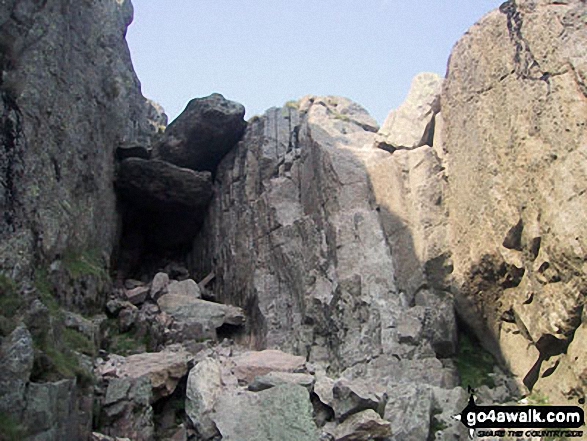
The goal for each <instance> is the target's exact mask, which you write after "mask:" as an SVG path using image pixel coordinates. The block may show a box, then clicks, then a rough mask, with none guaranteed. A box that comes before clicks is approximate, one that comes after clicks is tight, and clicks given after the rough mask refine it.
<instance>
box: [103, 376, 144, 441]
mask: <svg viewBox="0 0 587 441" xmlns="http://www.w3.org/2000/svg"><path fill="white" fill-rule="evenodd" d="M152 400H153V395H152V388H151V381H150V379H149V378H148V377H147V376H141V377H138V378H113V379H111V380H110V381H109V382H108V387H107V389H106V397H105V400H104V403H103V406H102V409H101V413H102V415H101V422H102V424H103V430H105V431H106V432H107V433H108V434H109V435H111V436H114V437H127V438H130V439H133V440H134V439H144V440H147V439H153V433H154V424H153V408H152V407H151V402H152Z"/></svg>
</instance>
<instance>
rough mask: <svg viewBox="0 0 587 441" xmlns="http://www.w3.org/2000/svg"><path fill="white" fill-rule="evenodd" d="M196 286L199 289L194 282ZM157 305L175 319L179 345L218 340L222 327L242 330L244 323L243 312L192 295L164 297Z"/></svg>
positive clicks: (166, 295)
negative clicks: (184, 342) (231, 326)
mask: <svg viewBox="0 0 587 441" xmlns="http://www.w3.org/2000/svg"><path fill="white" fill-rule="evenodd" d="M192 282H193V281H192ZM194 286H196V287H197V284H195V282H194ZM157 304H158V305H159V307H160V308H161V310H162V311H163V312H165V313H167V314H169V315H170V316H171V317H172V318H173V319H174V322H175V323H174V327H175V332H176V334H177V337H176V341H179V340H184V339H205V338H209V339H216V330H217V329H218V328H220V327H221V326H222V325H224V324H231V325H235V326H242V325H244V323H245V315H244V312H243V310H242V309H241V308H238V307H236V306H231V305H223V304H220V303H213V302H208V301H206V300H201V299H198V298H197V297H195V296H193V295H183V294H165V295H164V296H162V297H160V298H159V300H158V301H157ZM178 339H179V340H178Z"/></svg>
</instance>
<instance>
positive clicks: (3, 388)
mask: <svg viewBox="0 0 587 441" xmlns="http://www.w3.org/2000/svg"><path fill="white" fill-rule="evenodd" d="M34 358H35V351H34V347H33V339H32V336H31V334H30V332H29V331H28V329H27V328H26V326H24V325H21V326H18V327H17V328H16V329H15V330H14V331H12V333H10V335H8V336H7V337H5V338H4V340H3V341H2V345H0V411H1V412H2V413H3V414H4V415H12V416H13V417H14V418H16V419H18V420H20V419H21V418H22V416H21V412H22V410H23V409H24V408H25V406H26V401H25V400H26V397H25V394H26V387H27V384H28V382H29V379H30V375H31V372H32V369H33V362H34Z"/></svg>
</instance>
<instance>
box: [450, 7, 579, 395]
mask: <svg viewBox="0 0 587 441" xmlns="http://www.w3.org/2000/svg"><path fill="white" fill-rule="evenodd" d="M586 17H587V8H586V6H585V2H582V1H567V2H554V1H541V2H530V1H523V0H517V1H512V0H510V1H507V2H505V3H504V4H503V5H502V6H501V8H500V10H499V11H495V12H492V13H491V14H488V15H487V16H486V17H484V18H483V19H482V20H481V21H480V22H479V23H477V24H476V25H475V26H473V27H472V28H471V29H470V31H469V32H468V33H467V34H466V35H465V36H464V37H463V38H462V39H461V40H460V41H459V42H458V44H457V45H456V46H455V49H454V51H453V54H452V56H451V60H450V64H449V66H448V75H447V79H446V82H445V84H444V88H443V93H442V100H441V101H442V119H443V120H444V129H443V133H442V138H443V149H444V150H445V151H446V152H447V154H446V160H445V167H446V169H447V173H448V184H449V189H450V190H449V198H448V209H449V212H450V217H449V219H450V220H449V227H450V228H449V231H450V241H449V247H450V251H451V254H452V261H453V263H454V283H455V289H454V291H455V292H457V293H459V295H458V300H459V302H458V304H459V309H460V312H461V316H462V317H463V318H465V319H467V320H468V321H469V324H470V325H471V326H473V327H474V328H475V329H476V330H477V333H478V334H479V335H480V336H482V337H483V338H484V339H485V341H486V344H487V345H488V346H490V347H493V348H494V349H496V351H495V352H500V350H501V352H502V355H503V357H504V358H505V360H506V362H507V363H508V364H509V365H510V367H511V369H512V371H514V372H517V373H518V375H519V379H520V380H523V382H524V384H525V386H526V387H528V388H533V387H534V388H536V389H538V390H541V391H543V392H544V393H545V394H546V395H547V396H549V397H551V399H553V400H561V399H571V400H572V399H575V397H576V396H584V394H585V391H586V386H587V384H586V383H585V378H584V375H583V374H584V373H583V372H582V369H583V366H582V365H580V364H579V363H577V361H576V360H578V358H577V359H575V358H573V356H575V352H574V351H575V350H576V348H577V347H578V345H577V344H574V343H575V340H576V339H577V338H578V337H580V335H581V329H582V328H581V327H580V325H581V323H583V325H582V326H583V327H584V323H585V315H584V313H583V315H581V311H582V309H583V305H584V302H585V294H586V290H585V286H586V284H585V281H586V275H585V274H586V271H587V267H586V264H585V261H586V254H585V250H586V249H587V234H586V233H587V230H586V226H585V225H586V223H585V218H586V216H587V213H586V209H585V207H586V202H587V200H586V196H585V189H586V184H585V182H587V181H586V177H587V169H586V168H585V161H584V159H583V158H584V156H585V154H586V153H587V126H586V124H585V115H587V88H586V86H585V85H586V82H585V79H586V78H587V70H586V69H587V65H586V63H585V47H587V34H586V33H585V32H584V31H585V18H586ZM498 348H499V349H498ZM567 348H568V351H567ZM552 367H554V370H552V369H550V368H552ZM547 370H549V372H548V373H547V372H546V371H547Z"/></svg>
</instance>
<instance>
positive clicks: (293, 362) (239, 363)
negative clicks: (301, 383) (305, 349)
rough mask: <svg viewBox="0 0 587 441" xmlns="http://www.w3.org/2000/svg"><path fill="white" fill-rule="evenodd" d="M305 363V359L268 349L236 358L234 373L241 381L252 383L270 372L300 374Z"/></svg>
mask: <svg viewBox="0 0 587 441" xmlns="http://www.w3.org/2000/svg"><path fill="white" fill-rule="evenodd" d="M305 362H306V359H305V358H304V357H300V356H296V355H291V354H287V353H285V352H281V351H278V350H274V349H267V350H264V351H259V352H247V353H245V354H243V355H241V356H239V357H236V358H235V359H234V363H235V367H234V369H233V372H234V374H235V375H236V377H237V378H238V379H239V381H244V382H246V383H251V382H252V381H253V380H254V379H255V377H258V376H261V375H266V374H268V373H269V372H299V371H301V370H303V368H304V363H305Z"/></svg>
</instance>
